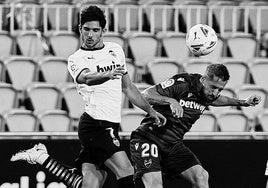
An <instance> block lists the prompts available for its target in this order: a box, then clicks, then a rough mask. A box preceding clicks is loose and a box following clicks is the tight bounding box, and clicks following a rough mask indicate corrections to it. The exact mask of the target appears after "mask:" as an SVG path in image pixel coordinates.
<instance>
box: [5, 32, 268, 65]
mask: <svg viewBox="0 0 268 188" xmlns="http://www.w3.org/2000/svg"><path fill="white" fill-rule="evenodd" d="M185 38H186V35H185V34H183V33H162V34H158V35H153V34H150V33H148V32H142V33H139V32H138V33H132V34H131V35H121V34H119V33H109V32H108V33H106V34H105V35H104V41H111V42H116V43H118V44H119V45H121V46H122V48H123V49H124V51H125V54H126V57H128V58H131V59H133V60H135V62H136V64H137V65H138V66H143V65H144V64H145V63H147V62H148V61H149V60H151V59H152V58H154V57H156V56H158V57H169V58H173V59H176V60H182V61H183V60H184V59H187V58H189V57H191V54H190V53H189V50H188V48H187V47H186V41H185V40H186V39H185ZM0 42H1V43H3V44H5V46H3V45H2V46H1V47H0V54H1V56H10V55H23V56H29V57H40V56H44V55H54V56H60V57H64V58H66V59H67V58H68V56H69V55H71V54H72V53H74V52H75V51H76V50H77V49H78V48H79V47H80V44H81V43H80V39H79V36H77V35H75V34H74V33H68V32H67V33H66V32H60V33H54V34H53V35H51V36H50V37H42V36H41V34H40V32H38V31H27V32H26V31H25V32H19V33H18V35H17V36H16V37H11V36H10V35H9V34H8V33H0ZM241 46H243V48H241ZM140 49H143V50H140ZM261 49H262V46H261V45H260V43H259V42H257V40H256V39H255V38H254V37H253V35H246V34H236V35H234V36H232V37H229V38H227V39H221V38H219V40H218V43H217V45H216V49H215V50H214V51H213V52H212V53H210V54H209V55H207V56H204V58H209V59H212V60H218V59H219V58H222V57H232V58H238V59H245V60H248V59H250V58H254V57H262V56H264V57H268V54H261V52H265V51H263V50H262V51H261ZM267 49H268V48H267Z"/></svg>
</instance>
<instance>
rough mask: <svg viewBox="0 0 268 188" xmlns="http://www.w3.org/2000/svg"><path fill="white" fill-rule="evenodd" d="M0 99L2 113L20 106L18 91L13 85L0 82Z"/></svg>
mask: <svg viewBox="0 0 268 188" xmlns="http://www.w3.org/2000/svg"><path fill="white" fill-rule="evenodd" d="M0 98H1V99H2V100H1V101H0V113H3V112H4V111H6V110H10V109H12V108H17V107H18V105H19V101H18V94H17V91H16V89H15V88H14V87H13V86H12V85H11V84H8V83H4V82H0Z"/></svg>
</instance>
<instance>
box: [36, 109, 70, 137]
mask: <svg viewBox="0 0 268 188" xmlns="http://www.w3.org/2000/svg"><path fill="white" fill-rule="evenodd" d="M37 117H38V120H39V123H40V127H41V129H42V130H43V131H60V132H67V131H71V130H72V129H71V118H70V117H69V116H68V114H67V112H66V111H62V110H46V111H43V112H42V113H41V112H40V113H38V115H37Z"/></svg>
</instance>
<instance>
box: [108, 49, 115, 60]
mask: <svg viewBox="0 0 268 188" xmlns="http://www.w3.org/2000/svg"><path fill="white" fill-rule="evenodd" d="M109 54H111V56H113V57H115V58H116V54H115V52H114V51H113V50H109Z"/></svg>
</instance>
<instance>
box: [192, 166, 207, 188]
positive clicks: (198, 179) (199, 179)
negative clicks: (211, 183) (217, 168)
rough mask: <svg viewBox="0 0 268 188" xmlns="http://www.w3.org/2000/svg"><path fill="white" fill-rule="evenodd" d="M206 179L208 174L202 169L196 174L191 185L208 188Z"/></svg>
mask: <svg viewBox="0 0 268 188" xmlns="http://www.w3.org/2000/svg"><path fill="white" fill-rule="evenodd" d="M208 178H209V174H208V172H207V171H206V170H204V169H202V170H200V171H198V172H197V173H196V175H195V177H194V182H193V184H194V185H195V186H196V187H198V188H208Z"/></svg>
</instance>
